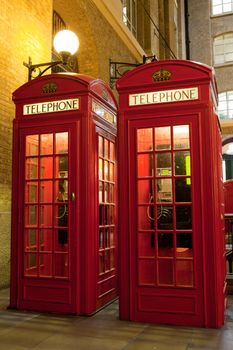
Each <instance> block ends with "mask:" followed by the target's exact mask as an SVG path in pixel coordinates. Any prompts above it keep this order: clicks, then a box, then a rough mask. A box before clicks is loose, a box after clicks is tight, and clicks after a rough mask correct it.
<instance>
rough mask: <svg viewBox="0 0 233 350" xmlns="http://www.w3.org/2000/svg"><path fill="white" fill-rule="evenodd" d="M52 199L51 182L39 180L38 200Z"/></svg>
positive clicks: (49, 201) (48, 201) (43, 201)
mask: <svg viewBox="0 0 233 350" xmlns="http://www.w3.org/2000/svg"><path fill="white" fill-rule="evenodd" d="M52 201H53V182H52V181H41V182H40V202H41V203H46V202H47V203H51V202H52Z"/></svg>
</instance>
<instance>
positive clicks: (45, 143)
mask: <svg viewBox="0 0 233 350" xmlns="http://www.w3.org/2000/svg"><path fill="white" fill-rule="evenodd" d="M40 154H42V155H43V154H53V134H43V135H40Z"/></svg>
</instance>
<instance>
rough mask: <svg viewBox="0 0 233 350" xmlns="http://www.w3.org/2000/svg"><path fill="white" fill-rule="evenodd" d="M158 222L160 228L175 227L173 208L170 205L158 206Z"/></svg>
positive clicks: (169, 228)
mask: <svg viewBox="0 0 233 350" xmlns="http://www.w3.org/2000/svg"><path fill="white" fill-rule="evenodd" d="M157 223H158V229H159V230H172V229H173V209H172V207H170V206H164V205H160V206H158V207H157Z"/></svg>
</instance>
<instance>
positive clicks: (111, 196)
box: [109, 184, 114, 203]
mask: <svg viewBox="0 0 233 350" xmlns="http://www.w3.org/2000/svg"><path fill="white" fill-rule="evenodd" d="M109 203H114V185H112V184H109Z"/></svg>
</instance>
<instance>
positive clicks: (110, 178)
mask: <svg viewBox="0 0 233 350" xmlns="http://www.w3.org/2000/svg"><path fill="white" fill-rule="evenodd" d="M109 180H110V181H114V164H113V163H109Z"/></svg>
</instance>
